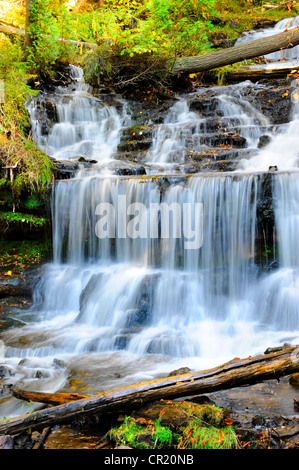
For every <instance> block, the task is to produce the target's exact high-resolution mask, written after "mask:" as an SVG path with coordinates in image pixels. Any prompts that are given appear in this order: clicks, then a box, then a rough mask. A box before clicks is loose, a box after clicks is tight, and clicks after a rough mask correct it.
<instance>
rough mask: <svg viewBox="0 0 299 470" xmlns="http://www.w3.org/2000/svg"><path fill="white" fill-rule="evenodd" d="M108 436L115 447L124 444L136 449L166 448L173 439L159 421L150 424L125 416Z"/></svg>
mask: <svg viewBox="0 0 299 470" xmlns="http://www.w3.org/2000/svg"><path fill="white" fill-rule="evenodd" d="M109 434H110V438H111V439H112V440H114V441H115V442H116V445H120V444H124V445H127V446H130V447H134V448H136V449H152V448H157V449H160V448H165V447H166V448H167V447H170V445H171V444H172V441H173V437H174V436H173V433H172V431H171V430H170V429H169V428H167V427H165V426H162V425H161V423H160V419H157V420H155V421H154V422H152V421H151V420H146V419H142V418H139V419H134V418H132V417H130V416H126V417H125V420H124V422H123V424H121V426H119V427H118V428H114V429H112V430H111V431H110V433H109Z"/></svg>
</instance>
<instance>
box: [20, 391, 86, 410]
mask: <svg viewBox="0 0 299 470" xmlns="http://www.w3.org/2000/svg"><path fill="white" fill-rule="evenodd" d="M12 395H13V396H14V397H15V398H18V399H20V400H26V401H34V402H38V403H46V404H47V405H54V406H55V405H63V404H64V403H69V402H72V401H76V400H82V399H83V398H90V396H88V395H80V394H79V393H59V392H57V393H44V392H31V391H28V390H22V389H19V388H15V389H13V391H12Z"/></svg>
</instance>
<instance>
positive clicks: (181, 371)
mask: <svg viewBox="0 0 299 470" xmlns="http://www.w3.org/2000/svg"><path fill="white" fill-rule="evenodd" d="M188 372H191V369H189V367H181V368H180V369H176V370H173V371H171V372H170V373H169V376H168V377H172V376H174V375H181V374H188Z"/></svg>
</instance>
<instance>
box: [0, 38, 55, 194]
mask: <svg viewBox="0 0 299 470" xmlns="http://www.w3.org/2000/svg"><path fill="white" fill-rule="evenodd" d="M0 55H1V60H0V80H2V83H3V86H4V100H3V102H2V103H0V131H1V132H0V145H1V150H2V155H3V156H4V157H3V158H2V161H3V165H4V166H6V165H8V166H16V172H17V173H16V175H15V179H14V182H13V188H12V189H14V190H15V191H16V192H17V193H18V194H20V193H21V191H22V189H24V188H25V187H26V189H29V190H30V191H33V192H36V191H38V192H39V191H43V190H44V189H45V188H46V187H48V186H49V185H50V183H51V181H52V176H53V170H54V167H53V164H52V162H51V160H50V159H49V158H48V157H47V156H46V155H45V154H44V153H43V152H41V151H40V150H39V149H37V148H36V145H35V143H34V142H33V140H32V138H31V136H30V134H29V131H30V119H29V115H28V112H27V110H26V107H25V104H26V102H27V100H28V99H30V97H32V96H34V95H36V94H37V93H38V92H36V91H33V90H32V89H31V88H30V86H29V85H28V80H29V79H30V78H32V75H31V74H28V69H27V64H26V63H25V62H24V60H23V51H22V44H21V42H20V41H19V40H18V39H15V40H14V42H12V41H11V40H10V39H8V38H6V37H5V36H1V35H0ZM8 135H9V136H8ZM5 183H6V181H5V178H4V177H3V175H1V186H3V185H4V184H5ZM8 184H10V183H8Z"/></svg>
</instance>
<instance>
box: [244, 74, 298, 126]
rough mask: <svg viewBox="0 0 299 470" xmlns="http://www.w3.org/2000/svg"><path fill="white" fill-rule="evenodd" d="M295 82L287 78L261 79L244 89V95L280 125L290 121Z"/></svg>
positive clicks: (273, 122)
mask: <svg viewBox="0 0 299 470" xmlns="http://www.w3.org/2000/svg"><path fill="white" fill-rule="evenodd" d="M294 90H295V84H293V83H292V82H289V81H288V80H286V79H283V78H282V79H276V80H273V81H271V80H266V79H264V80H260V81H259V82H258V83H256V84H254V85H253V86H249V87H246V88H245V89H244V96H245V97H246V98H247V99H248V100H249V102H251V103H252V104H254V105H255V106H256V107H257V108H258V109H260V111H261V112H262V113H263V114H264V115H265V116H266V117H267V118H268V119H269V120H270V122H271V124H274V125H280V124H286V123H287V122H289V120H290V118H291V115H292V100H291V99H290V97H291V94H292V92H293V91H294Z"/></svg>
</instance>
